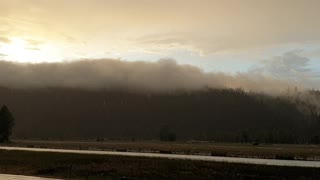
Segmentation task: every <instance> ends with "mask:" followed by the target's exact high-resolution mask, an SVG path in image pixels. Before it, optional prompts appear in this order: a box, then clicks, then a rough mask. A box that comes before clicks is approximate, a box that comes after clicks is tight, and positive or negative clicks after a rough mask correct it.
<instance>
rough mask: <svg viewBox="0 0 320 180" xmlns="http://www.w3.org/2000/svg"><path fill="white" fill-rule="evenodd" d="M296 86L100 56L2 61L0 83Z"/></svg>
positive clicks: (20, 85) (145, 87) (270, 88)
mask: <svg viewBox="0 0 320 180" xmlns="http://www.w3.org/2000/svg"><path fill="white" fill-rule="evenodd" d="M293 85H294V84H292V83H291V82H289V81H285V80H281V79H275V78H274V77H272V76H266V75H261V74H259V73H257V72H251V73H242V74H237V75H228V74H224V73H205V72H203V71H202V70H201V69H199V68H197V67H194V66H191V65H178V64H177V63H176V62H175V61H174V60H170V59H166V60H159V61H158V62H127V61H121V60H116V59H99V60H79V61H73V62H63V63H40V64H22V63H13V62H7V61H0V86H3V87H8V88H23V89H25V88H45V87H72V88H83V89H90V90H98V89H102V88H104V89H109V88H110V89H115V88H122V89H128V90H137V91H139V90H147V91H156V92H163V91H172V90H179V89H182V90H199V89H202V88H207V87H209V88H243V89H244V90H248V91H259V92H260V91H262V92H266V93H279V92H282V91H285V90H286V89H287V88H288V87H290V86H293Z"/></svg>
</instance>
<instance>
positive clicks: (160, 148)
mask: <svg viewBox="0 0 320 180" xmlns="http://www.w3.org/2000/svg"><path fill="white" fill-rule="evenodd" d="M7 145H9V146H21V147H37V148H59V149H84V150H111V151H135V152H160V153H161V152H162V153H177V154H197V155H198V154H200V155H212V156H229V157H254V158H269V159H297V160H320V146H318V145H283V144H276V145H272V144H261V145H258V146H257V145H256V146H255V145H252V144H236V143H229V144H226V143H224V144H223V143H208V142H193V143H192V142H172V143H170V142H159V141H135V142H132V141H104V142H95V141H39V140H38V141H36V140H13V142H12V143H10V144H7Z"/></svg>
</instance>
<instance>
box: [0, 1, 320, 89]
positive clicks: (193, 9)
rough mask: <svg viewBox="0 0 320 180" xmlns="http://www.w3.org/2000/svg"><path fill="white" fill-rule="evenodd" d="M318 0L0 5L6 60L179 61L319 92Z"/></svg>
mask: <svg viewBox="0 0 320 180" xmlns="http://www.w3.org/2000/svg"><path fill="white" fill-rule="evenodd" d="M319 7H320V1H319V0H223V1H222V0H0V59H2V60H7V61H18V62H32V63H35V62H57V61H65V60H68V61H71V60H72V61H73V60H77V59H95V58H113V59H114V58H120V59H122V60H125V61H137V60H139V61H158V60H159V59H162V58H170V59H174V60H175V61H176V62H177V63H178V64H191V65H194V66H197V67H200V68H201V69H203V70H204V71H206V72H224V73H231V74H237V73H239V72H241V73H260V74H262V75H267V76H273V77H276V78H279V79H287V80H290V81H291V80H292V81H297V82H303V83H305V84H306V86H308V87H311V88H312V87H315V88H319V86H318V85H317V84H319V79H318V76H319V75H320V74H319V71H320V63H319V60H320V33H319V32H320V21H319V18H320V10H319Z"/></svg>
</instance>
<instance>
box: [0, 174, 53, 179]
mask: <svg viewBox="0 0 320 180" xmlns="http://www.w3.org/2000/svg"><path fill="white" fill-rule="evenodd" d="M0 180H58V179H52V178H43V177H34V176H21V175H11V174H0Z"/></svg>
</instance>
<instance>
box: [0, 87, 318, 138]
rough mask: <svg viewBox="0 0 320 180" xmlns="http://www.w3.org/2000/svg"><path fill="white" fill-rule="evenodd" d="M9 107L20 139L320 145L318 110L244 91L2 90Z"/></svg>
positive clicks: (1, 96)
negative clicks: (148, 140)
mask: <svg viewBox="0 0 320 180" xmlns="http://www.w3.org/2000/svg"><path fill="white" fill-rule="evenodd" d="M313 93H314V94H315V95H317V94H318V92H313ZM3 104H5V105H7V106H8V107H9V108H10V110H11V111H12V113H13V115H14V116H15V119H16V127H15V129H14V131H13V133H14V136H15V137H17V138H60V139H69V138H80V139H86V138H98V137H99V138H109V139H159V138H162V139H163V140H210V141H217V142H220V141H221V142H222V141H228V142H229V141H233V142H256V141H259V142H267V143H319V136H320V121H319V116H318V113H317V112H316V110H314V107H312V106H311V105H308V104H307V103H305V102H299V101H298V100H295V101H293V100H292V99H291V98H290V97H289V96H288V97H274V96H273V97H272V96H268V95H263V94H256V93H247V92H244V91H242V90H238V89H236V90H235V89H206V90H201V91H191V92H187V91H175V92H167V93H151V92H150V93H147V92H144V93H136V92H128V91H124V90H122V91H119V90H117V91H116V90H114V91H112V90H99V91H88V90H79V89H71V88H69V89H66V88H47V89H37V90H35V89H33V90H17V89H7V88H1V89H0V105H3ZM166 136H168V138H167V137H166Z"/></svg>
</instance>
